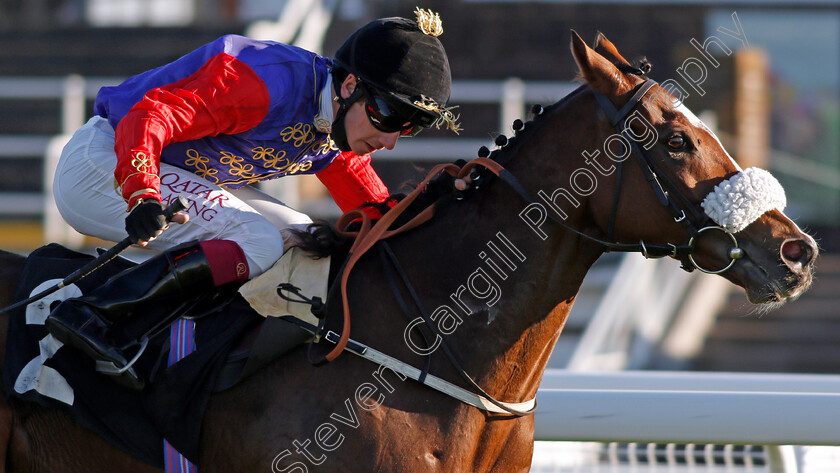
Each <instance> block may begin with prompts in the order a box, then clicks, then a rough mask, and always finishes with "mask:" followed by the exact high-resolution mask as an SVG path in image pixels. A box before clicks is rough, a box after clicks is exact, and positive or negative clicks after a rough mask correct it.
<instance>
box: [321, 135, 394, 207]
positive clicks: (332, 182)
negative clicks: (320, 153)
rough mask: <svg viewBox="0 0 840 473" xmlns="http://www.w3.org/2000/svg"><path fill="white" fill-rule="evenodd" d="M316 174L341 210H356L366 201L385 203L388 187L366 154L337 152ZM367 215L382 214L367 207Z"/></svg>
mask: <svg viewBox="0 0 840 473" xmlns="http://www.w3.org/2000/svg"><path fill="white" fill-rule="evenodd" d="M316 176H318V179H320V180H321V182H322V183H323V184H324V185H325V186H326V187H327V190H328V191H329V192H330V196H332V198H333V200H334V201H335V203H336V204H338V206H339V207H340V208H341V210H342V211H343V212H347V211H349V210H353V209H357V208H359V207H361V206H362V204H364V203H366V202H385V201H386V200H387V199H388V197H389V196H390V194H389V193H388V188H387V187H385V184H384V183H383V182H382V179H380V178H379V175H377V174H376V171H374V170H373V166H371V165H370V155H368V154H366V155H364V156H359V155H357V154H355V153H353V152H352V151H346V152H344V153H341V154H339V155H338V157H337V158H335V159H334V160H333V162H332V163H330V165H329V166H327V168H326V169H324V170H323V171H321V172H319V173H317V174H316ZM368 214H369V215H370V216H371V218H374V219H375V218H380V217H381V216H382V215H380V214H379V212H377V211H376V210H375V209H370V210H369V211H368Z"/></svg>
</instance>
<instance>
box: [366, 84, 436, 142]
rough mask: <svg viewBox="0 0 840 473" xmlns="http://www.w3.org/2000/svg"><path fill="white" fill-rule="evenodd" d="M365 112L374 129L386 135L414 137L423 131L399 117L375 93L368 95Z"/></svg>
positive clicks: (418, 126)
mask: <svg viewBox="0 0 840 473" xmlns="http://www.w3.org/2000/svg"><path fill="white" fill-rule="evenodd" d="M365 112H366V113H367V116H368V119H369V120H370V123H371V124H373V126H374V128H376V129H377V130H379V131H382V132H385V133H394V132H397V131H398V132H400V136H414V135H416V134H417V133H420V130H422V129H423V127H421V126H420V125H415V124H414V123H411V122H410V121H408V120H406V119H405V118H403V117H401V116H399V114H398V113H397V112H396V111H394V109H393V108H392V107H391V106H390V105H388V102H386V101H385V99H383V98H382V97H380V96H378V95H375V94H373V93H368V94H367V99H366V100H365Z"/></svg>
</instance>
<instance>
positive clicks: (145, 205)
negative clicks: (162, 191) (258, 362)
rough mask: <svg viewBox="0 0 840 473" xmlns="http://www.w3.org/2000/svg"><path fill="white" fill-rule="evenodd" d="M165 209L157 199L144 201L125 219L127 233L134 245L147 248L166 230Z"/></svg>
mask: <svg viewBox="0 0 840 473" xmlns="http://www.w3.org/2000/svg"><path fill="white" fill-rule="evenodd" d="M165 208H166V207H164V205H163V204H162V203H161V202H160V201H159V200H157V199H144V200H143V201H142V202H140V203H139V204H138V205H136V206H135V207H134V208H133V209H132V210H131V213H129V214H128V217H126V218H125V231H126V233H128V237H129V238H131V242H132V243H134V244H139V245H141V246H146V244H147V243H148V242H149V241H151V240H153V239H154V238H155V237H156V236H158V235H160V234H161V232H163V230H165V229H166V227H167V226H168V225H169V224H168V223H167V222H166V216H165V215H164V214H163V211H164V209H165Z"/></svg>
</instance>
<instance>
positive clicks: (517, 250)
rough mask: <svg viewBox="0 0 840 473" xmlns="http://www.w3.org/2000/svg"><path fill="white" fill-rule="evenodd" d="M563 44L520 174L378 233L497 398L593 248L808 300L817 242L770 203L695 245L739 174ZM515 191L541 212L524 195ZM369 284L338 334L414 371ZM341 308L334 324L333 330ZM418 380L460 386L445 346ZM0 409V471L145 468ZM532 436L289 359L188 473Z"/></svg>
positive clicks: (419, 463)
mask: <svg viewBox="0 0 840 473" xmlns="http://www.w3.org/2000/svg"><path fill="white" fill-rule="evenodd" d="M571 49H572V53H573V55H574V58H575V60H576V61H577V64H578V66H579V69H580V73H581V77H582V78H583V79H584V81H585V83H584V86H582V87H581V88H580V89H578V90H577V91H576V92H574V93H573V94H571V95H570V96H568V97H567V98H566V99H564V100H562V101H560V102H558V103H557V104H555V105H553V106H551V107H548V108H547V109H545V111H544V112H542V113H538V116H537V117H536V118H535V119H534V120H533V121H531V122H528V123H527V124H525V125H524V129H522V130H521V131H518V132H517V136H516V138H514V139H513V140H511V142H510V143H509V144H507V145H505V146H503V147H502V148H501V149H499V150H496V151H495V152H494V153H493V155H492V156H491V157H492V158H494V159H496V160H497V161H499V162H501V163H502V164H503V165H504V166H505V168H506V170H507V172H508V173H509V175H510V176H515V177H516V179H517V181H516V182H511V183H512V185H508V182H506V180H508V179H507V178H505V179H499V178H494V179H493V180H492V182H490V183H489V184H487V185H485V186H484V187H483V188H482V189H481V190H479V191H476V192H475V193H474V194H472V195H469V196H468V197H467V198H466V199H464V200H462V201H460V200H457V199H455V198H452V197H447V198H445V199H444V201H443V202H441V203H440V205H438V206H437V215H436V216H435V218H434V219H433V221H431V222H429V223H427V224H425V225H422V226H420V227H419V228H417V229H415V230H413V231H411V232H407V233H404V234H401V235H398V236H395V237H393V238H391V239H390V240H389V245H390V248H391V249H392V250H393V253H394V254H395V255H396V256H397V259H398V261H399V263H400V266H401V267H402V268H403V269H404V271H405V274H406V275H407V277H408V279H409V280H410V281H411V282H412V284H413V286H414V287H415V289H416V291H417V293H418V294H419V297H420V299H421V300H422V304H423V305H424V306H425V308H426V309H432V308H436V309H435V310H434V311H433V312H432V315H434V316H436V317H435V323H437V325H438V330H439V333H440V334H442V336H441V335H435V336H436V337H440V338H442V339H445V341H446V342H447V344H448V346H450V347H452V350H453V351H454V352H455V354H456V355H457V357H458V358H459V359H460V360H461V363H462V365H463V367H464V369H465V370H466V372H468V373H470V374H471V375H472V377H473V379H475V381H476V382H477V383H478V384H479V385H480V386H481V387H483V388H484V390H485V391H486V392H487V393H489V394H490V395H492V396H493V397H495V398H496V399H499V400H502V401H508V402H522V401H527V400H530V399H532V398H534V396H535V395H536V392H537V388H538V386H539V384H540V379H541V377H542V374H543V371H544V369H545V366H546V363H547V361H548V358H549V354H550V353H551V351H552V348H553V346H554V344H555V341H556V340H557V337H558V336H559V335H560V331H561V329H562V328H563V325H564V322H565V321H566V317H567V315H568V314H569V310H570V308H571V306H572V303H573V302H574V300H575V296H576V294H577V292H578V289H579V288H580V285H581V282H582V281H583V278H584V275H585V274H586V272H587V271H588V269H589V268H590V266H591V265H592V264H593V263H594V262H595V260H597V259H598V257H599V256H600V255H601V254H602V253H604V251H605V250H606V249H607V248H608V247H611V248H612V249H615V250H633V249H637V250H640V251H645V252H647V253H648V254H649V255H652V256H654V255H655V256H667V255H668V254H670V255H671V256H673V257H675V258H678V259H680V260H683V262H684V264H686V265H690V264H692V263H691V261H688V260H687V256H688V255H691V257H692V258H691V259H692V260H693V261H694V262H695V263H696V264H697V265H698V266H700V267H704V268H710V269H724V268H727V269H726V270H725V271H722V272H721V275H722V276H724V277H726V278H727V279H729V280H730V281H732V282H733V283H735V284H737V285H739V286H742V287H744V288H745V290H746V293H747V296H748V298H749V299H750V300H751V301H752V302H754V303H779V302H782V301H784V300H786V299H789V298H791V297H795V296H797V295H799V294H801V293H802V292H803V291H805V290H806V289H807V287H808V286H809V284H810V282H811V272H812V266H813V264H812V263H813V261H814V259H815V258H816V255H817V248H816V246H815V244H814V240H813V239H812V238H811V237H810V236H808V235H806V234H804V233H802V232H801V231H800V230H799V229H798V228H797V226H796V225H795V224H794V223H793V222H792V221H790V220H789V219H788V218H787V217H786V216H785V215H784V214H783V213H782V212H781V211H779V210H777V209H774V210H769V211H766V212H763V213H761V214H760V216H756V217H758V218H757V220H755V221H753V222H752V223H751V224H749V225H748V226H746V227H745V228H743V229H737V231H732V232H731V233H727V232H724V231H722V230H719V229H715V230H713V231H704V232H701V234H699V236H697V233H696V232H697V230H699V228H698V227H699V226H701V225H705V223H704V220H703V219H704V216H703V211H702V210H701V206H700V204H701V202H703V200H704V198H705V197H706V196H707V194H709V193H710V192H712V191H713V189H714V188H715V186H716V185H717V184H719V183H721V182H722V181H724V180H726V179H730V178H732V177H733V176H735V175H737V174H739V168H738V167H737V165H736V164H735V163H734V161H732V160H731V159H730V157H729V156H728V155H727V153H726V151H725V150H724V149H723V148H722V147H721V144H720V142H719V141H718V140H717V139H716V138H715V136H714V135H713V134H712V133H711V132H710V131H709V130H708V129H707V128H705V127H704V126H703V125H702V124H700V123H699V122H698V121H697V120H696V119H695V118H694V117H693V115H691V114H690V112H688V111H687V109H685V108H684V107H674V104H673V102H671V101H669V100H668V95H667V94H663V93H660V92H662V90H661V89H660V88H659V86H657V85H652V83H651V82H648V80H647V78H646V77H644V73H645V72H646V71H647V68H642V69H641V70H640V69H636V68H633V67H631V66H630V64H629V63H627V61H625V60H624V59H623V58H622V57H621V55H620V54H619V53H618V51H617V50H616V49H615V47H614V46H613V45H612V44H611V43H610V42H609V41H607V40H606V39H605V38H603V37H601V36H599V39H598V41H597V44H596V49H597V52H596V50H594V49H591V48H589V47H588V46H587V45H586V44H584V42H583V41H582V40H581V39H580V38H579V37H578V36H577V35H576V34H573V35H572V42H571ZM644 84H648V86H650V85H652V88H650V89H649V90H648V89H645V90H642V88H643V85H644ZM640 90H641V92H640ZM599 94H601V95H602V96H603V97H605V98H606V99H607V100H608V102H609V103H610V104H612V105H611V106H612V107H614V108H615V109H616V110H623V112H619V115H623V116H624V117H628V116H630V115H631V114H634V116H636V117H637V119H636V120H633V121H631V122H629V125H630V130H627V133H626V134H629V135H632V136H633V137H634V138H637V139H638V144H636V145H633V146H632V148H631V149H630V150H629V151H630V152H629V154H630V155H633V157H632V158H631V157H627V156H626V155H625V154H626V153H625V152H626V151H628V150H627V149H622V146H625V145H622V144H621V143H618V142H617V141H616V140H618V139H617V138H614V136H615V133H616V129H615V128H614V126H613V124H612V123H611V122H610V121H609V120H608V117H613V118H615V117H616V115H615V114H614V113H613V112H610V111H608V110H609V109H610V106H609V105H605V104H601V103H600V102H599V101H598V99H597V98H596V97H598V95H599ZM627 104H629V108H626V109H625V105H627ZM605 110H607V111H605ZM618 118H621V116H618ZM646 124H647V125H649V127H648V126H647V125H646ZM645 128H647V129H645ZM611 137H613V138H611ZM624 143H626V141H625V142H624ZM605 144H606V145H607V146H614V147H613V148H611V150H608V149H606V148H605V147H604V146H605ZM596 150H601V153H600V155H599V156H595V154H594V152H595V151H596ZM610 152H611V153H612V154H610V155H609V156H607V154H608V153H610ZM622 153H625V154H622ZM618 155H621V156H625V158H626V162H624V161H621V160H617V159H615V156H618ZM619 161H620V162H621V163H623V164H624V165H623V166H621V168H622V169H621V171H620V172H619V170H618V167H619V166H618V164H619ZM504 175H506V173H503V176H504ZM517 186H521V187H520V189H522V190H524V191H525V193H526V194H528V195H530V196H537V197H538V198H539V200H534V201H532V202H529V201H527V200H525V199H524V198H523V197H522V195H521V194H520V193H519V192H517V191H516V190H515V188H516V187H517ZM665 192H667V195H666V194H665ZM663 204H664V205H663ZM680 217H682V218H680ZM678 222H679V223H678ZM692 235H695V236H696V238H695V239H694V240H693V241H692V244H691V245H687V244H686V243H687V242H688V241H689V239H690V237H691V236H692ZM616 242H623V243H617V244H615V243H616ZM639 242H642V243H639ZM669 244H670V245H669ZM736 245H737V247H738V250H736V251H733V249H734V246H736ZM373 253H375V252H373ZM739 257H740V258H739ZM736 258H737V259H736ZM21 261H22V258H20V257H18V256H13V255H10V254H4V255H3V256H2V265H0V271H2V272H0V275H2V284H0V296H2V297H0V305H3V306H5V305H7V304H8V303H9V302H10V294H9V291H10V289H9V288H11V287H13V286H14V285H15V282H16V278H17V275H18V274H19V271H20V267H21ZM730 263H732V264H731V266H729V264H730ZM383 273H384V271H383V266H382V264H381V262H380V261H379V260H378V259H377V258H376V255H375V254H370V255H367V256H366V257H364V258H362V259H361V260H360V261H359V263H358V264H357V265H356V269H354V270H353V273H352V276H351V277H350V281H349V287H348V294H349V295H350V296H349V302H350V307H351V313H352V314H353V324H352V327H353V331H352V337H353V338H354V339H355V340H358V341H360V342H362V343H365V344H367V345H369V346H371V347H374V348H376V349H377V350H379V351H381V352H384V353H387V354H389V355H391V356H393V357H396V358H398V359H400V360H403V361H405V362H407V363H410V364H412V365H414V366H418V367H419V366H422V365H423V361H424V358H423V357H421V356H420V355H419V354H418V353H417V352H418V348H424V346H423V345H422V344H420V342H419V339H420V338H419V335H418V334H416V333H413V334H412V333H411V332H410V331H407V327H408V325H409V323H408V322H407V320H408V319H406V318H405V317H404V316H403V315H401V312H402V310H401V308H400V304H399V302H398V301H397V299H396V298H395V297H394V296H393V294H392V293H391V291H390V290H389V283H388V282H387V281H386V277H385V276H384V275H383ZM336 306H340V305H338V304H333V305H332V306H331V307H330V312H331V314H330V315H329V318H330V320H340V318H341V316H340V314H339V313H338V312H339V310H340V309H339V307H336ZM413 317H414V316H410V317H409V319H410V318H413ZM0 325H2V326H3V327H5V325H6V323H5V320H4V321H2V323H0ZM337 327H338V328H339V329H340V324H337ZM2 339H3V340H5V330H4V333H3V338H2ZM430 341H433V340H430ZM434 341H436V340H434ZM431 373H432V374H434V375H436V376H438V377H441V378H444V379H446V380H449V381H450V382H453V383H455V384H460V385H463V386H466V385H465V384H463V383H462V378H461V377H460V374H459V373H458V372H457V371H456V370H455V369H454V368H453V366H452V364H451V363H450V362H448V361H447V359H446V358H445V357H443V356H442V354H441V351H437V352H435V353H433V355H432V362H431ZM3 414H4V415H3V420H4V421H5V422H6V427H7V430H6V432H8V433H9V435H10V436H9V438H8V441H7V442H6V443H7V445H8V452H7V461H6V465H7V466H8V467H9V468H10V470H11V471H15V472H46V471H61V472H91V471H95V472H106V471H107V472H112V471H123V472H146V471H148V472H152V471H159V470H157V469H155V468H152V467H150V466H148V465H145V464H142V463H140V462H138V461H136V460H133V459H132V458H130V457H128V456H127V455H126V454H124V453H122V452H121V451H119V450H117V449H116V448H113V447H110V446H108V445H106V444H105V442H104V441H103V440H101V439H99V438H97V437H96V436H94V435H93V434H92V433H90V432H88V431H86V430H84V429H82V428H81V427H79V426H77V425H75V424H74V423H73V422H72V421H71V420H70V418H69V417H68V416H67V415H65V414H64V413H63V412H61V411H57V410H48V409H44V408H41V407H38V406H34V405H24V404H22V403H20V402H17V401H11V402H10V404H7V405H4V408H3ZM533 427H534V422H533V417H532V416H528V415H526V416H512V415H506V414H490V413H487V412H484V411H482V410H479V409H476V408H474V407H471V406H468V405H466V404H463V403H461V402H459V401H457V400H455V399H453V398H451V397H448V396H447V395H444V394H441V393H440V392H438V391H434V390H432V389H429V388H427V387H425V386H422V385H421V384H420V383H417V382H415V381H412V380H403V379H401V378H400V376H398V375H397V374H396V373H394V372H393V371H390V370H388V369H382V368H380V367H379V366H377V365H376V364H373V363H370V362H368V361H366V360H361V359H359V358H357V357H355V356H352V355H349V354H345V355H343V356H341V357H339V358H338V359H337V360H335V361H334V362H332V363H329V364H327V365H325V366H322V367H318V368H315V367H312V366H310V365H309V364H308V363H307V361H306V353H305V349H304V348H302V347H301V348H298V349H296V350H294V351H292V352H291V353H290V354H288V355H286V356H284V357H283V358H282V359H280V360H278V361H276V362H274V363H272V364H271V365H269V366H268V367H267V368H265V369H263V370H261V371H260V372H259V373H257V374H256V375H254V376H252V377H251V378H249V379H247V380H246V381H245V382H244V383H242V384H240V385H238V386H237V387H235V388H233V389H230V390H228V391H225V392H223V393H220V394H216V395H214V397H213V398H212V399H211V402H210V405H209V408H208V410H207V413H206V416H205V419H204V423H203V431H202V438H201V452H200V456H201V457H200V459H199V462H198V464H199V468H200V470H201V471H202V472H258V471H260V472H262V471H265V472H269V471H272V472H313V471H319V472H394V473H396V472H406V471H411V472H455V471H457V472H527V471H528V469H529V466H530V462H531V456H532V450H533ZM0 440H2V439H0Z"/></svg>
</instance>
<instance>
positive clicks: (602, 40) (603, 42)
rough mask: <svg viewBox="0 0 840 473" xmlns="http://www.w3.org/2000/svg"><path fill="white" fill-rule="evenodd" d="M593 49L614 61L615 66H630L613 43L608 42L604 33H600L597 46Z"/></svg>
mask: <svg viewBox="0 0 840 473" xmlns="http://www.w3.org/2000/svg"><path fill="white" fill-rule="evenodd" d="M592 49H594V50H595V51H597V52H599V53H600V54H601V55H602V56H604V57H605V58H607V59H609V60H610V61H612V62H613V64H616V63H622V64H627V65H628V66H629V65H630V63H629V62H628V61H627V59H624V57H623V56H622V55H621V54H620V53H619V52H618V49H616V47H615V45H614V44H613V43H612V41H610V40H608V39H607V37H606V36H604V33H601V32H600V31H599V32H598V36H596V37H595V46H593V47H592Z"/></svg>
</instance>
